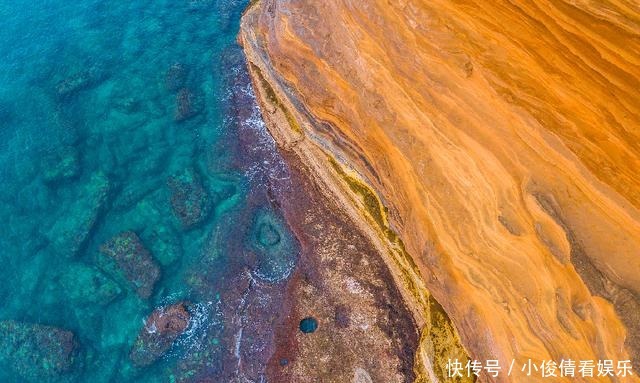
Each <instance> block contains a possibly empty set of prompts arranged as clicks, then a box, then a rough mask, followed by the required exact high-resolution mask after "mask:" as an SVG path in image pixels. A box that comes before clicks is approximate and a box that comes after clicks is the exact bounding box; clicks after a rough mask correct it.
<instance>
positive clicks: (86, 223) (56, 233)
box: [47, 172, 109, 257]
mask: <svg viewBox="0 0 640 383" xmlns="http://www.w3.org/2000/svg"><path fill="white" fill-rule="evenodd" d="M108 193H109V180H108V179H107V177H106V176H105V175H104V174H103V173H100V172H98V173H95V174H93V175H92V176H91V178H90V179H89V182H87V183H86V184H85V185H84V187H83V188H82V190H81V192H80V194H79V198H78V199H77V200H75V201H73V202H72V203H71V205H70V206H68V207H66V208H65V209H64V216H63V217H60V219H57V220H56V221H55V223H54V224H53V226H52V227H51V229H50V230H49V232H48V233H47V238H48V239H49V241H50V242H51V246H52V248H53V251H55V252H56V253H58V254H61V255H63V256H66V257H72V256H74V255H75V254H76V253H77V252H78V251H79V250H80V248H82V246H83V245H84V243H85V242H86V240H87V238H88V236H89V233H90V232H91V230H92V229H93V226H94V225H95V223H96V221H97V219H98V216H99V215H100V212H101V211H102V208H103V206H104V204H105V202H106V200H107V196H108Z"/></svg>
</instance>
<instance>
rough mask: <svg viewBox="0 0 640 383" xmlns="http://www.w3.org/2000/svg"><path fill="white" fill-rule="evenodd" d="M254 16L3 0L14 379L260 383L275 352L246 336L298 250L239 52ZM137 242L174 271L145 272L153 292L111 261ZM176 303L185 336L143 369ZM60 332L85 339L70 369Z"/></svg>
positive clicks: (1, 244) (0, 32)
mask: <svg viewBox="0 0 640 383" xmlns="http://www.w3.org/2000/svg"><path fill="white" fill-rule="evenodd" d="M245 6H246V1H231V0H229V1H222V0H177V1H176V0H147V1H144V0H141V1H131V2H126V1H118V2H110V1H107V2H104V1H97V0H81V1H77V2H68V1H62V0H40V1H24V0H18V1H7V0H0V19H2V26H1V27H0V41H1V42H2V43H0V57H1V58H2V60H0V181H1V182H2V183H1V186H0V199H1V203H0V220H2V225H0V257H1V259H0V261H1V263H2V267H0V281H2V283H1V284H0V303H1V305H0V321H3V322H2V323H1V324H0V349H1V350H0V381H2V382H23V381H38V382H40V381H52V382H57V381H60V382H72V381H78V382H85V381H86V382H127V381H135V382H145V381H149V382H158V381H160V382H161V381H190V380H197V379H200V378H202V377H213V380H211V381H221V382H222V381H227V380H229V379H232V378H237V377H244V378H247V379H250V380H253V381H260V379H261V378H262V376H263V371H264V362H265V360H266V359H265V358H268V350H267V349H268V345H269V342H270V340H269V339H267V338H268V337H267V338H264V337H263V338H264V339H263V338H260V337H258V336H255V337H252V338H251V343H250V344H245V343H243V342H244V341H243V339H245V338H246V334H248V333H251V332H252V331H253V332H255V333H256V334H258V333H260V331H259V330H258V329H256V328H255V327H256V326H258V325H255V324H253V325H249V324H248V323H254V322H255V323H258V324H259V323H260V320H259V319H252V317H251V315H253V316H255V317H257V318H259V317H260V313H261V312H267V311H269V310H270V308H269V307H270V306H269V305H270V304H271V303H269V302H271V301H273V302H277V300H278V299H279V295H278V294H279V293H278V291H279V290H280V289H279V288H278V285H279V284H281V283H283V282H284V281H285V280H286V279H287V278H288V277H289V275H290V273H291V271H292V269H293V268H294V267H295V263H296V259H297V252H298V249H297V246H298V245H297V241H296V239H295V237H294V236H293V235H292V234H291V232H290V230H289V228H288V227H287V225H286V223H285V222H284V221H283V219H282V216H281V214H280V212H279V211H278V208H277V206H274V204H273V203H271V202H270V201H271V200H272V198H271V197H270V196H271V195H272V194H273V190H276V192H277V189H281V188H286V187H288V186H287V169H286V166H285V165H284V163H283V162H282V160H281V159H280V157H279V156H278V154H277V152H276V150H275V146H274V143H273V142H272V140H271V139H270V137H269V136H268V135H267V134H266V132H265V130H264V125H263V124H262V122H261V120H260V117H259V110H258V109H257V106H256V104H255V99H254V97H253V94H252V93H251V89H250V86H249V80H248V77H247V74H246V69H245V63H244V58H243V56H242V52H241V50H240V48H239V47H237V46H236V43H235V37H236V33H237V29H238V25H239V18H240V15H241V12H242V11H243V9H244V7H245ZM125 231H131V232H134V233H135V235H136V236H137V237H138V238H139V241H140V243H141V245H142V246H143V247H144V248H145V249H146V250H147V251H148V253H149V254H150V256H151V259H152V261H151V262H153V263H154V264H155V265H156V266H157V268H158V269H159V271H160V277H159V279H158V280H157V281H155V280H154V279H153V278H152V277H151V276H149V275H148V273H147V271H143V272H140V271H139V270H137V272H136V273H134V274H135V277H136V278H139V279H143V280H145V283H148V284H150V285H151V290H150V293H149V294H148V296H145V294H141V293H140V285H139V281H138V282H135V283H138V284H135V283H134V282H132V281H131V277H132V276H131V275H128V274H127V273H126V270H125V269H126V267H127V266H126V265H125V266H123V264H118V263H117V262H114V260H113V259H112V258H110V257H109V255H108V253H107V252H106V251H105V244H107V243H108V241H110V240H111V239H112V238H114V237H117V236H118V235H119V234H120V233H122V232H125ZM101 249H102V251H101ZM132 262H133V263H135V262H139V259H137V258H134V259H133V261H132ZM127 265H129V266H132V267H134V269H135V267H138V266H140V265H139V264H136V265H132V264H131V263H129V264H127ZM143 269H144V270H148V269H149V267H148V265H146V266H144V267H143ZM154 282H155V283H154ZM247 286H249V287H248V288H247ZM236 290H238V291H236ZM265 297H266V298H267V299H266V300H265V299H264V298H265ZM179 301H188V302H189V311H190V314H191V320H190V322H189V327H188V329H187V331H186V332H185V333H183V334H182V335H180V336H179V338H178V339H177V340H176V341H175V342H173V344H172V346H171V347H170V348H169V349H168V351H166V352H164V353H162V355H159V356H158V357H157V358H155V361H154V362H153V363H152V364H150V365H149V366H146V367H139V366H135V365H134V364H133V363H132V361H131V358H130V352H131V349H132V347H133V345H134V342H135V341H136V338H137V336H138V334H139V332H140V331H142V330H143V327H144V326H143V322H144V318H146V317H147V316H148V315H149V314H150V313H151V312H152V311H153V310H154V308H156V307H160V306H163V305H169V304H172V303H175V302H179ZM258 301H259V302H260V304H253V306H252V303H251V302H258ZM264 302H267V303H264ZM273 304H274V305H275V304H277V303H273ZM251 307H252V308H251ZM261 310H262V311H261ZM249 311H251V312H252V314H251V315H249ZM7 321H17V322H18V323H20V324H21V325H20V326H22V327H15V326H13V325H12V323H13V322H7ZM22 324H24V326H23V325H22ZM37 324H40V325H46V326H51V327H37ZM2 326H4V327H2ZM7 326H9V327H7ZM252 326H253V327H252ZM53 328H56V329H64V330H68V331H71V332H73V334H74V339H75V340H74V342H75V343H74V344H75V345H76V348H75V351H74V352H73V353H72V356H73V357H72V358H71V359H65V361H66V362H68V364H65V365H64V366H63V367H60V366H52V365H51V363H52V362H51V361H52V360H56V359H55V355H56V354H55V352H56V351H55V350H58V351H59V350H60V345H59V344H57V343H56V342H58V340H59V339H58V338H56V337H55V336H57V335H59V334H58V333H56V332H55V331H54V330H52V329H53ZM16 334H18V335H16ZM43 334H44V335H43ZM243 334H244V335H245V336H244V337H243ZM20 336H23V337H24V338H20ZM49 336H53V337H54V338H52V339H53V341H50V342H47V341H46V339H49V338H47V337H49ZM16 337H18V338H16ZM43 337H44V338H46V339H45V340H43ZM16 339H17V340H16ZM24 339H27V341H24ZM25 344H26V346H25ZM52 355H53V356H52ZM255 355H260V357H254V356H255ZM243 357H246V358H248V359H250V361H248V362H246V363H243V365H244V364H250V366H249V367H248V368H247V369H246V371H242V370H241V368H240V367H238V366H240V363H239V361H240V359H241V358H243Z"/></svg>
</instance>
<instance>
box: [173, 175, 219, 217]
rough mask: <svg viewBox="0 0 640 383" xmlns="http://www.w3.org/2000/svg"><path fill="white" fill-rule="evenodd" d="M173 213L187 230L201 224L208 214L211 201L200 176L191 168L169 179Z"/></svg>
mask: <svg viewBox="0 0 640 383" xmlns="http://www.w3.org/2000/svg"><path fill="white" fill-rule="evenodd" d="M168 185H169V189H170V191H171V207H172V209H173V213H174V214H175V216H176V217H177V218H178V219H179V220H180V222H181V223H182V226H183V228H185V229H189V228H192V227H194V226H196V225H197V224H199V223H200V222H202V221H203V220H204V219H205V218H206V217H207V216H208V215H209V213H210V211H211V207H212V201H211V197H210V195H209V193H207V191H206V190H205V188H204V185H203V184H202V181H201V179H200V176H199V175H198V173H197V172H196V170H195V169H193V168H188V169H186V170H185V171H184V172H182V173H180V174H178V175H175V176H173V177H171V178H169V181H168Z"/></svg>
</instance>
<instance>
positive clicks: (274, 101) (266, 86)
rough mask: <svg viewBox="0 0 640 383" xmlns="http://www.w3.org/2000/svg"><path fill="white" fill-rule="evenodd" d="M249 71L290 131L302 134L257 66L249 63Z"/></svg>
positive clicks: (293, 118) (299, 127) (300, 128)
mask: <svg viewBox="0 0 640 383" xmlns="http://www.w3.org/2000/svg"><path fill="white" fill-rule="evenodd" d="M250 6H251V5H250ZM251 70H253V72H254V73H255V74H256V76H257V77H258V80H259V81H260V85H262V89H264V91H265V93H266V95H267V99H268V100H269V102H270V103H271V104H273V105H274V106H276V107H278V108H279V109H280V110H281V111H282V113H284V116H285V118H286V119H287V122H288V123H289V127H291V129H292V130H293V131H294V132H296V133H298V134H304V132H303V131H302V127H301V126H300V124H298V121H296V119H295V117H293V114H291V111H289V109H287V107H286V106H284V104H283V103H282V101H280V99H279V98H278V95H277V94H276V91H275V90H274V89H273V87H272V86H271V84H269V82H268V81H267V79H266V78H264V75H263V74H262V71H261V70H260V68H258V66H257V65H255V64H253V63H251Z"/></svg>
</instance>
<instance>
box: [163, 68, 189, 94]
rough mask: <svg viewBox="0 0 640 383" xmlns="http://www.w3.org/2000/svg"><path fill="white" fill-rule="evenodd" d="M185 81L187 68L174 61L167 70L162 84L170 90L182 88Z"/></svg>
mask: <svg viewBox="0 0 640 383" xmlns="http://www.w3.org/2000/svg"><path fill="white" fill-rule="evenodd" d="M186 81H187V68H186V67H185V66H184V65H183V64H181V63H174V64H173V65H171V66H170V67H169V69H168V70H167V74H166V75H165V77H164V85H165V87H166V88H167V90H168V91H170V92H175V91H177V90H178V89H180V88H183V87H184V85H185V83H186Z"/></svg>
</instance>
